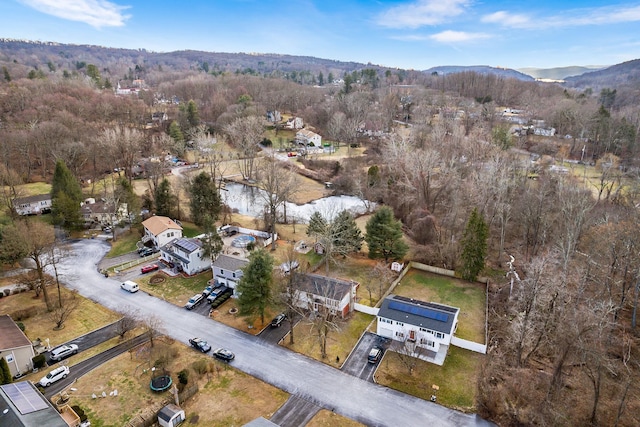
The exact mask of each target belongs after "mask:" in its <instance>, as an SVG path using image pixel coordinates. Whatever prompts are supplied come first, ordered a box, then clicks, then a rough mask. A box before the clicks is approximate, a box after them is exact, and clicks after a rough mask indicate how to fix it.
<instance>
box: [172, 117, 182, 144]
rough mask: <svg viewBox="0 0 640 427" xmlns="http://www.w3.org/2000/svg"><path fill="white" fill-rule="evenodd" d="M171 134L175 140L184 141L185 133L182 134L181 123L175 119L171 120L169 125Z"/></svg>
mask: <svg viewBox="0 0 640 427" xmlns="http://www.w3.org/2000/svg"><path fill="white" fill-rule="evenodd" d="M169 136H170V137H171V138H172V139H173V140H174V141H175V142H182V141H184V135H183V134H182V130H181V129H180V125H179V124H178V122H176V121H175V120H174V121H172V122H171V124H170V125H169Z"/></svg>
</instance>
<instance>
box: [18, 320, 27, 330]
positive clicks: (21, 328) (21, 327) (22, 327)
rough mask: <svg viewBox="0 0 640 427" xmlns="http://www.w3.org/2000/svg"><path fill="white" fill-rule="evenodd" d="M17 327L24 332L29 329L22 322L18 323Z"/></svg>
mask: <svg viewBox="0 0 640 427" xmlns="http://www.w3.org/2000/svg"><path fill="white" fill-rule="evenodd" d="M16 325H18V328H20V330H21V331H22V332H24V331H25V329H27V328H26V326H24V323H22V322H16Z"/></svg>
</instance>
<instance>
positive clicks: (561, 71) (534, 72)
mask: <svg viewBox="0 0 640 427" xmlns="http://www.w3.org/2000/svg"><path fill="white" fill-rule="evenodd" d="M603 68H606V66H587V67H583V66H579V65H575V66H570V67H555V68H518V71H519V72H521V73H524V74H528V75H530V76H531V77H533V78H536V79H551V80H565V79H567V78H568V77H574V76H580V75H582V74H585V73H590V72H592V71H598V70H601V69H603Z"/></svg>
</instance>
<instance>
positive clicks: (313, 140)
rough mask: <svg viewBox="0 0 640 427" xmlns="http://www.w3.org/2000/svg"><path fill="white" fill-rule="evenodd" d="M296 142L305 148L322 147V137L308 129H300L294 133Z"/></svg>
mask: <svg viewBox="0 0 640 427" xmlns="http://www.w3.org/2000/svg"><path fill="white" fill-rule="evenodd" d="M296 142H297V143H298V145H304V146H305V147H322V137H321V136H320V135H318V134H317V133H315V132H311V131H310V130H308V129H301V130H299V131H298V132H296Z"/></svg>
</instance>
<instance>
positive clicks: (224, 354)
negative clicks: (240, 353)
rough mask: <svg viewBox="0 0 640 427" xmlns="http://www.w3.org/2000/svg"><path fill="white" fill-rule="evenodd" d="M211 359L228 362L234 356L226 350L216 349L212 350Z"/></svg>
mask: <svg viewBox="0 0 640 427" xmlns="http://www.w3.org/2000/svg"><path fill="white" fill-rule="evenodd" d="M213 357H215V358H217V359H220V360H224V361H226V362H229V361H231V360H233V358H234V357H236V356H235V355H234V354H233V353H231V352H230V351H229V350H227V349H226V348H217V349H215V350H213Z"/></svg>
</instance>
